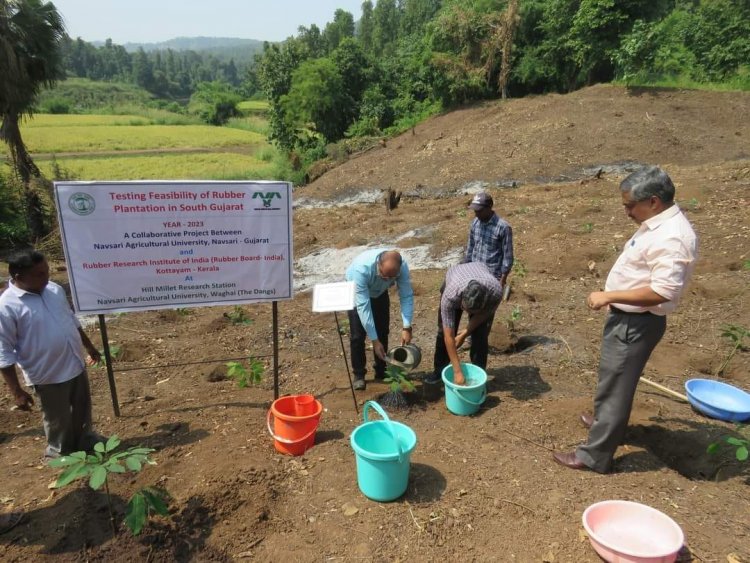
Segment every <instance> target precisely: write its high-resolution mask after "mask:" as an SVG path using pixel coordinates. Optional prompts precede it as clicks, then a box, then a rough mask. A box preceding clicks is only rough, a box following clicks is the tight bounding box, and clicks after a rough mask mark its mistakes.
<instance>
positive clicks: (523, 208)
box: [518, 206, 529, 215]
mask: <svg viewBox="0 0 750 563" xmlns="http://www.w3.org/2000/svg"><path fill="white" fill-rule="evenodd" d="M528 212H529V208H528V207H526V206H524V207H521V208H520V209H519V210H518V213H520V214H521V215H525V214H526V213H528Z"/></svg>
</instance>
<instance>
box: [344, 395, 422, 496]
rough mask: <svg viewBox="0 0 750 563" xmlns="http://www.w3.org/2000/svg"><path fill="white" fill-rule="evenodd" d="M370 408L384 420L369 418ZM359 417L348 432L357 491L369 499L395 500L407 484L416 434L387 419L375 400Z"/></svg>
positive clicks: (415, 443)
mask: <svg viewBox="0 0 750 563" xmlns="http://www.w3.org/2000/svg"><path fill="white" fill-rule="evenodd" d="M370 409H373V410H375V411H376V412H378V414H380V416H381V417H382V418H383V420H373V421H370V420H369V419H368V413H369V410H370ZM362 416H363V418H364V423H363V424H361V425H359V426H358V427H357V428H355V429H354V432H352V435H351V445H352V449H354V454H355V457H356V461H357V484H358V485H359V490H360V491H362V493H363V494H364V495H365V496H366V497H368V498H370V499H372V500H376V501H380V502H388V501H392V500H396V499H397V498H398V497H400V496H401V495H403V494H404V493H405V492H406V488H407V487H408V484H409V467H410V456H411V452H412V451H414V448H415V447H416V446H417V435H416V434H415V433H414V431H413V430H412V429H411V428H409V427H408V426H406V425H405V424H402V423H400V422H396V421H393V420H391V419H390V418H388V415H387V414H386V412H385V411H384V410H383V408H382V407H381V406H380V405H379V404H378V403H376V402H374V401H367V402H366V403H365V407H364V409H363V414H362Z"/></svg>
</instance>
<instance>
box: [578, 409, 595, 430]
mask: <svg viewBox="0 0 750 563" xmlns="http://www.w3.org/2000/svg"><path fill="white" fill-rule="evenodd" d="M581 424H583V425H584V426H585V427H586V428H591V427H592V426H593V425H594V417H593V416H591V415H590V414H588V413H585V412H582V413H581Z"/></svg>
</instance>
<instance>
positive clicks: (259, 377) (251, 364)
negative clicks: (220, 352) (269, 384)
mask: <svg viewBox="0 0 750 563" xmlns="http://www.w3.org/2000/svg"><path fill="white" fill-rule="evenodd" d="M247 363H248V367H247V368H246V367H245V366H244V365H243V363H242V362H228V363H227V368H229V369H227V377H230V378H232V379H234V380H235V381H236V382H237V387H240V388H245V387H247V386H248V385H250V384H251V383H255V384H258V383H260V382H261V381H263V372H264V371H265V370H266V367H265V366H264V365H263V362H261V361H260V360H258V359H257V358H253V357H252V356H251V357H250V358H248V359H247Z"/></svg>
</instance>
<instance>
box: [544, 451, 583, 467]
mask: <svg viewBox="0 0 750 563" xmlns="http://www.w3.org/2000/svg"><path fill="white" fill-rule="evenodd" d="M552 459H554V460H555V461H556V462H557V463H559V464H560V465H562V466H564V467H567V468H569V469H590V467H589V466H588V465H586V464H585V463H583V462H582V461H581V460H580V459H578V458H577V457H576V453H575V452H568V453H562V452H553V453H552Z"/></svg>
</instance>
